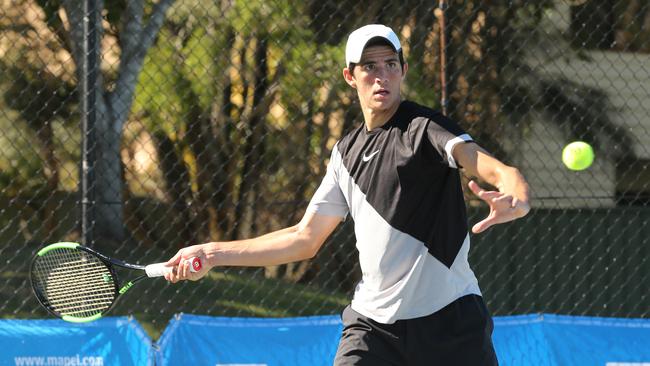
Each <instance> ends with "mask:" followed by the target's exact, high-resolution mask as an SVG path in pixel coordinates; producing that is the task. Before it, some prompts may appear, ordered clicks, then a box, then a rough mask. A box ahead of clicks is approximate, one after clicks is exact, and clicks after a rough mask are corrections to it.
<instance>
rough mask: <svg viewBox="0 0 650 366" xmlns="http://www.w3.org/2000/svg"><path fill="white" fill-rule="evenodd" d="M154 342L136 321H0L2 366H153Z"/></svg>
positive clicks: (104, 319) (0, 363) (119, 319)
mask: <svg viewBox="0 0 650 366" xmlns="http://www.w3.org/2000/svg"><path fill="white" fill-rule="evenodd" d="M151 344H152V343H151V339H150V338H149V337H148V336H147V335H146V333H145V332H144V330H143V329H142V327H141V326H140V325H139V324H138V323H137V322H136V321H135V320H133V319H130V318H126V317H116V318H102V319H99V320H96V321H93V322H90V323H83V324H74V323H68V322H65V321H63V320H58V319H56V320H49V319H48V320H13V319H7V320H0V345H1V348H2V352H0V365H14V366H106V365H122V366H126V365H138V366H141V365H153V351H152V348H151Z"/></svg>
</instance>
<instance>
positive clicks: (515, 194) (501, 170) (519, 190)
mask: <svg viewBox="0 0 650 366" xmlns="http://www.w3.org/2000/svg"><path fill="white" fill-rule="evenodd" d="M452 154H453V156H454V159H455V160H456V161H457V162H458V163H459V165H460V166H462V167H463V168H464V169H465V170H466V171H467V173H468V174H469V175H470V176H474V177H479V178H481V179H483V180H485V181H486V182H488V183H489V184H491V185H493V186H495V187H497V189H498V191H485V190H483V189H482V188H481V187H479V185H478V184H476V182H474V181H470V182H469V188H470V189H471V190H472V192H474V194H476V195H477V196H478V197H479V198H480V199H482V200H483V201H485V202H486V203H487V204H488V206H490V213H489V215H488V217H486V218H485V219H484V220H482V221H480V222H479V223H477V224H476V225H474V227H472V231H473V232H474V233H480V232H483V231H485V230H486V229H487V228H489V227H490V226H492V225H495V224H501V223H504V222H509V221H512V220H516V219H518V218H520V217H523V216H525V215H526V214H528V212H529V211H530V203H529V200H530V192H529V187H528V183H527V182H526V180H525V179H524V177H523V175H521V173H520V172H519V170H518V169H517V168H514V167H511V166H508V165H505V164H503V163H502V162H501V161H499V160H498V159H496V158H494V157H493V156H491V155H490V154H488V153H487V152H486V151H485V150H484V149H483V148H481V147H480V146H478V145H477V144H475V143H473V142H470V143H461V144H458V145H456V147H455V148H454V150H453V153H452Z"/></svg>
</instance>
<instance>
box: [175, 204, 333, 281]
mask: <svg viewBox="0 0 650 366" xmlns="http://www.w3.org/2000/svg"><path fill="white" fill-rule="evenodd" d="M340 222H341V218H340V217H338V216H323V215H318V214H314V213H306V214H305V216H304V217H303V218H302V220H301V221H300V222H299V223H298V224H297V225H294V226H291V227H288V228H285V229H281V230H278V231H274V232H272V233H269V234H266V235H262V236H259V237H256V238H253V239H245V240H236V241H229V242H211V243H205V244H199V245H193V246H190V247H186V248H183V249H181V250H179V251H178V253H176V255H174V256H173V257H172V258H171V259H170V260H169V261H168V262H167V264H168V265H172V266H178V268H177V270H176V271H174V272H172V273H169V274H167V275H165V278H166V279H167V280H168V281H171V282H177V281H179V280H186V279H189V280H198V279H199V278H201V277H203V276H204V275H205V274H206V273H207V272H208V271H209V270H210V268H212V267H215V266H270V265H277V264H284V263H289V262H295V261H300V260H304V259H309V258H311V257H313V256H314V255H316V253H317V252H318V249H320V247H321V246H322V245H323V243H324V242H325V239H327V237H328V236H329V235H330V234H331V233H332V232H333V231H334V229H336V226H338V224H339V223H340ZM191 257H199V258H200V259H201V260H202V261H203V269H202V270H201V271H199V272H197V273H191V272H190V271H189V265H188V264H187V263H185V261H182V259H187V258H191Z"/></svg>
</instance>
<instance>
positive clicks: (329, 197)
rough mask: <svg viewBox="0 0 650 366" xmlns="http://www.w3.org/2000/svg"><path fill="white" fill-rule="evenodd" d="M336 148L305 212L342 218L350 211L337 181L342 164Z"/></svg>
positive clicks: (335, 147)
mask: <svg viewBox="0 0 650 366" xmlns="http://www.w3.org/2000/svg"><path fill="white" fill-rule="evenodd" d="M337 147H338V144H337V145H335V146H334V149H332V155H331V157H330V161H329V163H328V164H327V172H326V173H325V177H324V178H323V181H322V182H321V184H320V186H319V187H318V189H317V190H316V193H314V196H313V197H312V198H311V201H310V202H309V206H307V212H313V213H317V214H319V215H325V216H340V217H343V218H344V217H346V216H347V215H348V212H349V210H350V209H349V207H348V202H347V201H346V200H345V196H344V195H343V191H342V190H341V187H340V185H339V180H338V177H339V169H340V168H341V166H342V163H343V162H342V159H341V154H340V153H339V151H338V148H337Z"/></svg>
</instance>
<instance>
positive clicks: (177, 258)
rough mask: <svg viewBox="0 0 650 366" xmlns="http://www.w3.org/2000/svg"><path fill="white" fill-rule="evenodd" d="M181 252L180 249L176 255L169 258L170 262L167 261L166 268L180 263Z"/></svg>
mask: <svg viewBox="0 0 650 366" xmlns="http://www.w3.org/2000/svg"><path fill="white" fill-rule="evenodd" d="M182 252H183V250H182V249H181V250H179V251H178V252H176V254H175V255H174V256H173V257H171V259H170V260H168V261H167V265H168V266H175V265H177V264H178V263H179V262H180V261H181V257H182Z"/></svg>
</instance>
